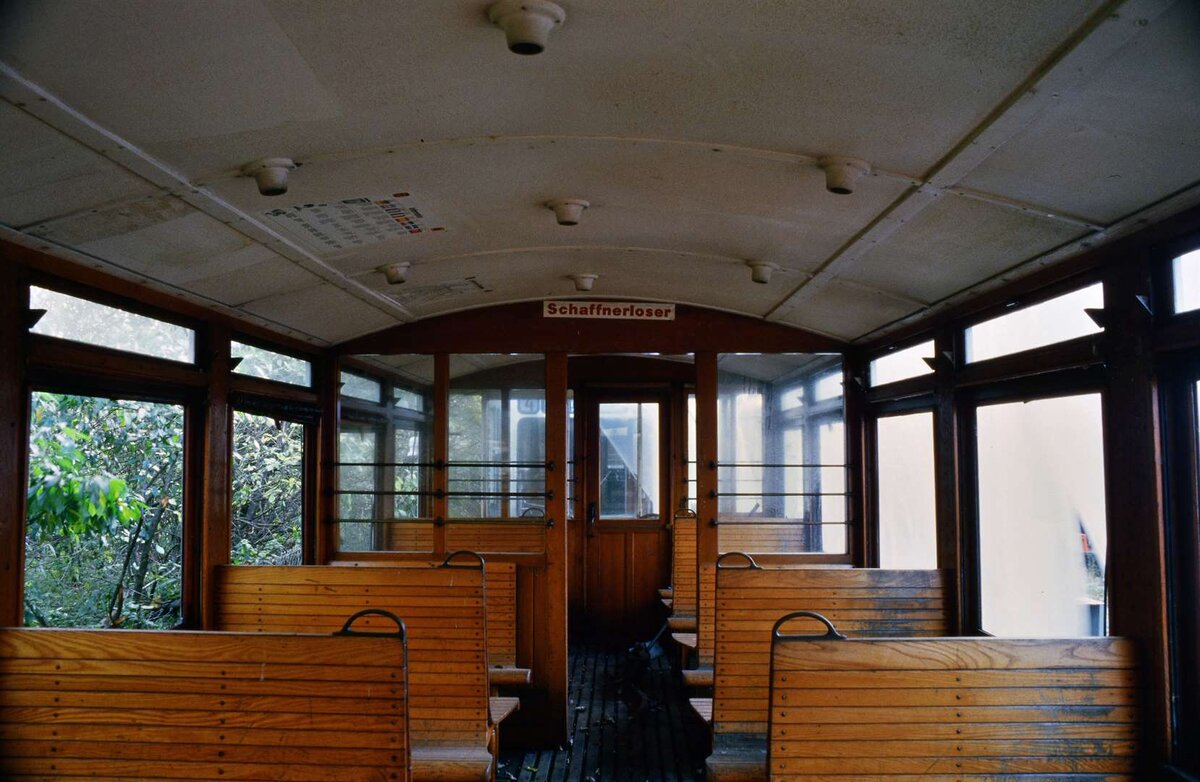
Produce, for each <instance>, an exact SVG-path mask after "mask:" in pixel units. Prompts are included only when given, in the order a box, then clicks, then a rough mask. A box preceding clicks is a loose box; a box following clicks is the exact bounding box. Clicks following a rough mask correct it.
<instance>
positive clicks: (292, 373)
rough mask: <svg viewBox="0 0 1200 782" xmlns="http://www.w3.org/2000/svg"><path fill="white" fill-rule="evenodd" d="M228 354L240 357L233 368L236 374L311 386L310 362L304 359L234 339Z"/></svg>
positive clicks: (306, 386) (236, 357)
mask: <svg viewBox="0 0 1200 782" xmlns="http://www.w3.org/2000/svg"><path fill="white" fill-rule="evenodd" d="M230 355H231V356H232V357H233V358H235V359H239V358H240V359H241V361H239V362H238V363H237V365H236V366H234V368H233V371H234V373H236V374H239V375H248V376H250V377H261V378H263V379H264V380H274V381H276V382H277V383H290V384H291V385H294V386H304V387H305V388H309V387H311V386H312V364H311V363H309V362H308V361H305V360H304V359H300V358H296V357H295V356H287V355H284V354H283V353H276V352H275V351H273V350H267V349H266V348H257V347H255V346H253V345H246V344H244V343H241V342H237V341H236V340H235V341H234V342H233V343H232V344H231V345H230Z"/></svg>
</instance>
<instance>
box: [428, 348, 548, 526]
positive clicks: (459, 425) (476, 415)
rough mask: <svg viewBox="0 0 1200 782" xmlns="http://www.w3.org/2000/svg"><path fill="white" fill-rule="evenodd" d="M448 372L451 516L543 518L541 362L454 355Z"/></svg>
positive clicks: (543, 395) (543, 373)
mask: <svg viewBox="0 0 1200 782" xmlns="http://www.w3.org/2000/svg"><path fill="white" fill-rule="evenodd" d="M450 368H451V378H450V419H449V424H450V443H449V461H450V464H449V467H448V468H447V482H448V485H449V490H450V502H449V515H450V518H452V519H495V518H522V517H531V518H541V517H543V516H544V515H545V512H546V494H545V492H546V468H545V463H546V393H545V390H544V386H545V382H546V369H545V361H543V360H542V359H541V358H540V357H536V356H530V355H524V356H510V355H490V354H475V355H455V356H451V357H450Z"/></svg>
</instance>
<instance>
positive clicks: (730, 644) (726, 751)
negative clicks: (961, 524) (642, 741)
mask: <svg viewBox="0 0 1200 782" xmlns="http://www.w3.org/2000/svg"><path fill="white" fill-rule="evenodd" d="M717 562H718V567H717V572H716V579H715V580H716V599H715V618H714V624H715V627H714V635H715V647H716V648H715V659H714V662H713V708H712V714H713V722H712V725H713V753H712V755H711V756H710V757H709V760H708V764H707V767H708V773H709V779H712V780H722V781H724V780H730V779H733V780H739V782H740V781H741V780H750V779H757V780H765V779H766V778H767V766H766V747H767V721H768V713H769V701H768V697H767V696H768V689H769V685H770V660H771V630H772V628H773V627H774V625H775V622H776V621H777V620H778V619H779V618H780V617H781V616H784V615H785V614H788V613H790V612H792V611H795V610H797V609H807V610H812V611H819V612H822V613H826V614H827V615H828V614H832V615H833V616H836V617H838V619H837V620H835V621H841V622H843V623H844V624H845V627H846V632H847V633H850V634H852V635H855V636H895V635H902V636H940V635H947V634H948V633H949V632H950V631H951V628H952V620H951V614H950V611H949V607H950V601H949V599H948V596H947V595H948V590H949V588H950V583H951V579H950V578H949V574H948V573H947V572H945V571H936V570H933V571H926V570H875V569H850V568H827V567H817V568H800V567H770V568H768V567H760V566H758V564H757V563H756V562H755V561H754V560H753V559H752V558H750V557H749V556H747V555H744V554H725V555H722V556H721V557H720V558H719V559H718V560H717ZM702 630H703V625H702ZM701 640H702V641H703V639H701Z"/></svg>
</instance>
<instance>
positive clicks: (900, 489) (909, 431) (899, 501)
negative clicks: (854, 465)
mask: <svg viewBox="0 0 1200 782" xmlns="http://www.w3.org/2000/svg"><path fill="white" fill-rule="evenodd" d="M876 431H877V438H876V449H875V450H876V453H877V460H878V476H879V484H878V505H879V566H880V567H882V568H897V569H918V570H921V569H925V570H928V569H933V568H936V567H937V522H936V506H935V504H934V464H933V413H912V414H910V415H896V416H889V417H887V418H880V419H879V421H878V422H877V425H876Z"/></svg>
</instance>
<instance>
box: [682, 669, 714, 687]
mask: <svg viewBox="0 0 1200 782" xmlns="http://www.w3.org/2000/svg"><path fill="white" fill-rule="evenodd" d="M681 673H682V674H683V683H684V685H685V686H687V687H711V686H713V669H712V668H692V669H689V670H686V671H682V672H681Z"/></svg>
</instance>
